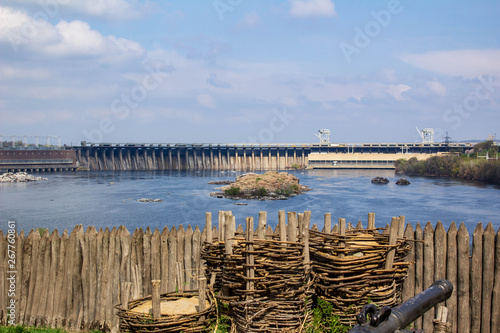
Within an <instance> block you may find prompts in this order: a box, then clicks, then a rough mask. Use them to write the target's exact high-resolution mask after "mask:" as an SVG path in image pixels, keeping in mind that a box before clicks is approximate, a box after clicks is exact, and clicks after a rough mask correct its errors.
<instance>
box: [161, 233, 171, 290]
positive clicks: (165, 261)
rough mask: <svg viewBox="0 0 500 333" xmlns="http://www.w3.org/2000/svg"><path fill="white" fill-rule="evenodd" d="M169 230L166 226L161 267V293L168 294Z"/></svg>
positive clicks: (162, 237) (162, 236)
mask: <svg viewBox="0 0 500 333" xmlns="http://www.w3.org/2000/svg"><path fill="white" fill-rule="evenodd" d="M168 234H169V231H168V228H167V227H166V226H165V227H164V228H163V231H162V232H161V237H160V266H161V286H160V292H161V293H162V294H163V293H166V292H167V290H168V288H167V280H168Z"/></svg>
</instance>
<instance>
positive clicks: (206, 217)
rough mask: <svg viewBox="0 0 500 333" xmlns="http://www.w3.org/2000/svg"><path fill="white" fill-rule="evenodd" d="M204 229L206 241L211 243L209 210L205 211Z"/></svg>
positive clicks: (210, 214) (210, 215)
mask: <svg viewBox="0 0 500 333" xmlns="http://www.w3.org/2000/svg"><path fill="white" fill-rule="evenodd" d="M205 230H206V233H207V240H206V242H207V243H209V244H211V243H212V241H213V237H212V213H211V212H207V213H205ZM205 282H206V281H205Z"/></svg>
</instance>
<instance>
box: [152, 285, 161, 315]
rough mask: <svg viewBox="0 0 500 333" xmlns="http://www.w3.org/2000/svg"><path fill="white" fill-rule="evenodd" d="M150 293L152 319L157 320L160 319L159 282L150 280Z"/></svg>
mask: <svg viewBox="0 0 500 333" xmlns="http://www.w3.org/2000/svg"><path fill="white" fill-rule="evenodd" d="M151 285H152V288H151V289H152V293H151V303H152V306H151V307H152V312H153V319H155V320H158V319H160V317H161V306H160V285H161V281H160V280H152V281H151Z"/></svg>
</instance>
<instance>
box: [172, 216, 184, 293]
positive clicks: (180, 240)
mask: <svg viewBox="0 0 500 333" xmlns="http://www.w3.org/2000/svg"><path fill="white" fill-rule="evenodd" d="M185 235H186V231H185V230H184V226H182V225H180V226H179V228H178V229H177V260H176V264H175V266H176V272H177V271H179V270H180V274H182V277H181V279H180V280H179V279H177V288H178V290H184V282H185V272H184V242H185ZM177 274H179V272H177ZM179 281H182V285H179V283H181V282H179Z"/></svg>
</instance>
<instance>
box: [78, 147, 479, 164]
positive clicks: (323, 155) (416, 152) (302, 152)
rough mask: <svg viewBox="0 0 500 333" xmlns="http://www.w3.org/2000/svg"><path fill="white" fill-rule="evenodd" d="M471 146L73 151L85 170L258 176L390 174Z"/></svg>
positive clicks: (134, 148)
mask: <svg viewBox="0 0 500 333" xmlns="http://www.w3.org/2000/svg"><path fill="white" fill-rule="evenodd" d="M472 147H473V144H472V143H387V144H384V143H361V144H335V143H327V144H311V143H309V144H242V143H233V144H230V143H228V144H184V143H177V144H168V143H166V144H162V143H139V144H138V143H123V144H113V143H88V142H85V141H82V142H81V145H80V146H78V147H74V149H75V151H76V159H77V163H78V165H79V166H80V167H85V168H89V170H96V171H98V170H179V171H180V170H189V171H262V170H290V169H303V168H370V169H391V168H392V169H393V168H394V161H396V160H397V159H399V158H406V159H409V158H411V157H416V158H417V159H419V160H421V159H426V158H429V157H431V156H437V155H443V154H450V153H464V152H465V151H466V150H467V149H471V148H472Z"/></svg>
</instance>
